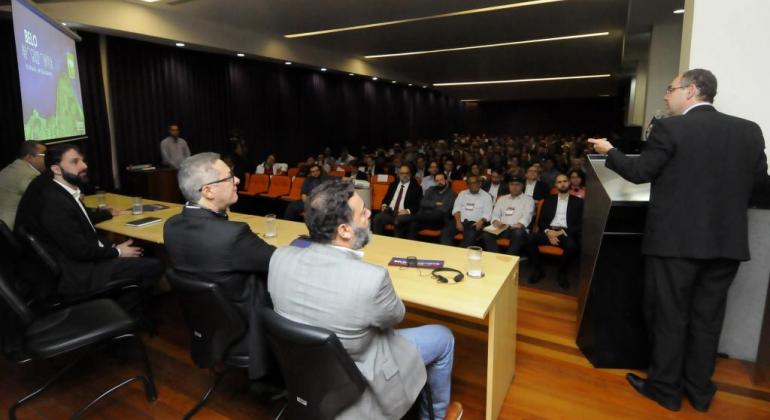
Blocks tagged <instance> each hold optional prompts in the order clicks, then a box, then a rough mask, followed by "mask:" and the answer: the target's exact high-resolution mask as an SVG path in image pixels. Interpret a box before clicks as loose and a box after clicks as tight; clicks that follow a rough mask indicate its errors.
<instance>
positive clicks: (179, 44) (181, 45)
mask: <svg viewBox="0 0 770 420" xmlns="http://www.w3.org/2000/svg"><path fill="white" fill-rule="evenodd" d="M176 46H177V47H184V42H177V43H176Z"/></svg>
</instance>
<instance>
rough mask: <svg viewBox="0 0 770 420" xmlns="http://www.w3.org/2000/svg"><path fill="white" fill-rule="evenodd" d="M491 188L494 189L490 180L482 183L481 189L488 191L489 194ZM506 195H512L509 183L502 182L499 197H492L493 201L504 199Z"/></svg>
mask: <svg viewBox="0 0 770 420" xmlns="http://www.w3.org/2000/svg"><path fill="white" fill-rule="evenodd" d="M491 187H492V181H490V180H486V181H484V182H482V183H481V189H482V190H484V191H486V192H489V189H490V188H491ZM506 194H510V191H508V183H507V182H503V181H500V186H499V187H498V188H497V196H495V197H492V200H493V201H497V199H498V198H500V197H502V196H504V195H506Z"/></svg>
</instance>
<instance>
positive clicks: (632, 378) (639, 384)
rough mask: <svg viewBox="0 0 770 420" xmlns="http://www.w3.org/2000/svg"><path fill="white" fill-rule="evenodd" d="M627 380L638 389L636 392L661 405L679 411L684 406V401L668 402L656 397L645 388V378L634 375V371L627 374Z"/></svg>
mask: <svg viewBox="0 0 770 420" xmlns="http://www.w3.org/2000/svg"><path fill="white" fill-rule="evenodd" d="M626 380H627V381H628V383H629V384H631V386H632V387H633V388H634V389H635V390H636V392H638V393H640V394H642V395H644V396H645V397H647V398H649V399H651V400H653V401H655V402H656V403H658V405H660V406H661V407H663V408H665V409H668V410H671V411H679V410H680V409H681V408H682V403H681V402H679V403H667V402H664V401H660V400H659V399H657V398H655V396H654V395H652V394H650V393H649V392H648V391H646V390H645V388H644V383H645V380H644V379H642V378H640V377H639V376H637V375H634V374H633V373H627V374H626Z"/></svg>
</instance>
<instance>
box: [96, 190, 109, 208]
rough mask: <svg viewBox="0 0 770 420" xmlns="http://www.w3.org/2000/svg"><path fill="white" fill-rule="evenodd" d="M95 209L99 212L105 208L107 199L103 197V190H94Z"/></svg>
mask: <svg viewBox="0 0 770 420" xmlns="http://www.w3.org/2000/svg"><path fill="white" fill-rule="evenodd" d="M96 208H97V209H99V210H104V209H105V208H107V199H106V198H105V196H104V191H103V190H96Z"/></svg>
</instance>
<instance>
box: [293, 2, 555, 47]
mask: <svg viewBox="0 0 770 420" xmlns="http://www.w3.org/2000/svg"><path fill="white" fill-rule="evenodd" d="M560 1H564V0H532V1H521V2H517V3H509V4H501V5H499V6H490V7H482V8H479V9H469V10H460V11H458V12H449V13H442V14H439V15H431V16H423V17H416V18H409V19H399V20H389V21H386V22H377V23H369V24H366V25H356V26H348V27H343V28H333V29H323V30H320V31H313V32H303V33H298V34H289V35H284V37H285V38H302V37H306V36H316V35H326V34H331V33H335V32H347V31H357V30H361V29H369V28H378V27H382V26H390V25H398V24H401V23H411V22H420V21H425V20H432V19H441V18H447V17H455V16H465V15H472V14H476V13H487V12H496V11H498V10H505V9H513V8H518V7H526V6H535V5H538V4H546V3H555V2H560Z"/></svg>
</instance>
